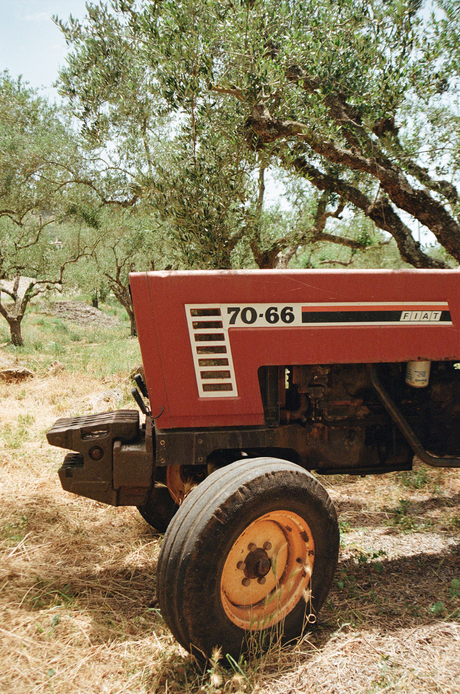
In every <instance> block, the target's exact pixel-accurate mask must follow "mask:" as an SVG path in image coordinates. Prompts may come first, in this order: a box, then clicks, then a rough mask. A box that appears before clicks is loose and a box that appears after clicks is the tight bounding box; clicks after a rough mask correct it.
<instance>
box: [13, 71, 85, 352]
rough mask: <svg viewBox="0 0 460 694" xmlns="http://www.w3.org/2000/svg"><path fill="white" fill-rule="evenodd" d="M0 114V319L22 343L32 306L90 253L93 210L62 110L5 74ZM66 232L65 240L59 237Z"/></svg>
mask: <svg viewBox="0 0 460 694" xmlns="http://www.w3.org/2000/svg"><path fill="white" fill-rule="evenodd" d="M0 116H1V117H0V291H1V292H2V293H3V294H4V297H3V298H5V296H6V299H7V301H6V302H5V301H3V302H2V301H1V298H2V297H1V293H0V315H2V316H3V317H4V318H5V320H6V321H7V322H8V325H9V328H10V333H11V339H12V342H13V344H15V345H22V342H23V338H22V334H21V322H22V320H23V318H24V314H25V312H26V310H27V308H28V305H29V303H30V301H31V300H32V299H33V298H34V296H37V295H38V294H40V293H43V292H44V291H46V290H47V289H49V288H50V287H52V286H56V285H58V286H60V285H61V284H62V281H63V276H64V272H65V269H66V267H68V266H69V265H71V264H73V263H75V262H76V261H77V260H78V258H80V257H82V256H83V255H86V254H88V253H90V252H91V248H90V246H89V239H88V236H87V229H88V227H89V226H91V225H94V224H95V216H94V214H95V213H94V205H93V202H92V200H91V199H90V198H88V190H89V191H90V197H91V196H92V187H91V186H89V187H88V184H87V181H89V180H90V179H88V176H87V174H88V172H87V169H86V164H85V158H84V157H83V156H82V152H81V149H80V148H79V147H78V142H77V138H76V137H75V134H74V133H73V132H72V129H71V127H70V123H69V121H68V119H66V116H65V113H64V112H63V111H62V110H59V109H58V108H57V107H55V106H50V105H49V104H48V103H47V102H46V101H45V100H44V99H41V98H40V97H38V96H37V94H36V92H35V91H34V90H32V89H29V88H28V87H27V86H26V85H24V84H23V83H22V82H21V80H13V79H11V78H10V76H9V75H8V74H7V73H3V74H2V76H1V77H0ZM64 227H65V235H66V238H65V243H63V242H62V240H58V238H57V237H58V236H62V233H63V228H64ZM21 277H22V280H23V281H22V282H21V281H20V279H21ZM25 278H27V279H25Z"/></svg>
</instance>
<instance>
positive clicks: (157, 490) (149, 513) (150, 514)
mask: <svg viewBox="0 0 460 694" xmlns="http://www.w3.org/2000/svg"><path fill="white" fill-rule="evenodd" d="M177 509H178V506H177V504H176V503H175V502H174V500H173V498H172V497H171V494H170V493H169V489H168V488H167V487H154V488H153V489H152V491H151V492H150V494H149V497H148V499H147V501H146V502H145V503H144V504H143V505H142V506H138V507H137V510H138V511H139V513H140V514H141V516H142V518H143V519H144V520H145V521H147V523H148V524H149V525H151V526H152V528H154V529H155V530H157V531H158V532H159V533H165V532H166V530H167V528H168V525H169V524H170V522H171V520H172V518H173V516H174V514H175V513H176V511H177Z"/></svg>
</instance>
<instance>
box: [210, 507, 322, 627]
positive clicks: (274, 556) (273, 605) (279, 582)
mask: <svg viewBox="0 0 460 694" xmlns="http://www.w3.org/2000/svg"><path fill="white" fill-rule="evenodd" d="M314 556H315V543H314V540H313V536H312V533H311V531H310V528H309V526H308V524H307V523H306V521H305V520H304V519H303V518H301V517H300V516H299V515H297V514H296V513H294V512H291V511H272V512H270V513H267V514H265V515H264V516H261V517H260V518H258V519H257V520H255V521H253V522H252V523H250V525H249V526H248V527H247V528H246V530H244V531H243V532H242V533H241V535H240V536H239V537H238V538H237V539H236V541H235V542H234V544H233V545H232V547H231V549H230V551H229V553H228V555H227V559H226V561H225V564H224V568H223V571H222V577H221V598H222V605H223V607H224V610H225V612H226V614H227V616H228V617H229V619H230V620H231V621H232V622H233V623H234V624H236V625H237V626H239V627H241V628H243V629H250V630H256V629H265V628H267V627H270V626H273V625H274V624H277V623H278V622H280V621H281V620H282V619H284V618H285V617H286V616H287V615H288V614H289V613H290V612H291V611H292V610H293V609H294V607H295V606H296V605H297V603H298V602H299V600H300V599H301V598H302V596H304V599H305V600H306V601H308V595H309V593H308V590H307V588H308V584H309V582H310V578H311V575H312V572H313V563H314Z"/></svg>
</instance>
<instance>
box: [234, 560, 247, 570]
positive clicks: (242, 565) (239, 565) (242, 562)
mask: <svg viewBox="0 0 460 694" xmlns="http://www.w3.org/2000/svg"><path fill="white" fill-rule="evenodd" d="M236 568H237V569H239V570H240V571H244V570H245V568H246V564H245V563H244V561H239V562H238V564H237V565H236Z"/></svg>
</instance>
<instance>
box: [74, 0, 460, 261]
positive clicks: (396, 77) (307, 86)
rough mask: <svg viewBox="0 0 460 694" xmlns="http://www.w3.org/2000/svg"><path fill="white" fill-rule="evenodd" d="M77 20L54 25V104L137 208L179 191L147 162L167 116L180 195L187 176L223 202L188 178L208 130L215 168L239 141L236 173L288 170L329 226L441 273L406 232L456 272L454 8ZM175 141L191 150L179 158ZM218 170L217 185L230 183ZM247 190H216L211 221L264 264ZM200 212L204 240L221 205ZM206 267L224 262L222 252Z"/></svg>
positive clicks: (247, 8)
mask: <svg viewBox="0 0 460 694" xmlns="http://www.w3.org/2000/svg"><path fill="white" fill-rule="evenodd" d="M431 6H433V7H434V10H435V11H434V12H433V13H431V14H430V7H431ZM87 11H88V16H87V18H86V20H85V21H84V22H78V21H77V20H74V19H71V20H69V21H68V22H67V23H61V27H62V29H63V31H64V33H65V36H66V39H67V41H68V43H69V46H70V47H71V51H72V52H71V54H70V56H69V60H68V67H67V68H66V69H65V70H63V72H62V74H61V85H62V92H63V93H64V94H66V95H67V96H68V97H69V98H70V99H71V102H72V106H73V108H74V111H75V113H77V115H78V116H79V117H80V119H81V120H82V123H83V126H84V129H85V132H86V133H87V135H88V137H90V138H93V140H97V141H99V142H102V141H103V140H104V138H105V141H106V142H107V141H108V140H110V138H112V139H115V140H116V141H117V142H121V141H122V142H123V146H124V147H125V150H124V155H123V161H124V162H125V163H126V168H125V170H126V171H128V173H129V176H133V172H134V170H136V176H135V177H134V178H135V181H136V184H135V186H134V194H135V195H139V196H140V197H142V196H146V197H149V196H150V197H151V199H152V200H153V201H154V204H155V205H158V202H159V197H158V196H159V195H160V197H161V187H162V185H163V186H165V187H166V188H167V189H168V194H169V193H170V191H171V189H172V186H174V185H176V186H177V183H178V181H180V180H181V179H180V178H177V177H175V176H174V172H173V173H171V170H169V171H167V175H164V173H165V170H166V167H169V164H164V165H162V167H157V166H156V161H155V156H153V154H152V153H153V150H154V149H155V148H156V151H158V152H160V150H161V147H159V146H158V145H160V144H161V143H160V142H159V135H158V133H159V130H158V127H159V126H164V123H165V120H164V119H165V118H168V119H169V121H168V122H169V128H171V127H172V128H173V130H175V132H176V134H178V135H179V139H178V141H177V145H178V149H177V151H178V152H179V151H181V156H180V157H179V159H181V160H182V172H183V174H184V177H183V181H184V186H185V181H186V180H187V179H190V178H192V185H190V182H189V183H188V187H187V190H193V176H194V177H195V180H196V181H197V180H199V179H200V177H201V180H200V183H199V185H198V189H199V188H200V187H201V188H202V189H203V190H204V191H205V193H206V196H209V199H210V200H211V201H212V198H213V196H214V193H216V195H217V197H220V196H221V195H222V194H223V191H222V189H221V190H219V185H218V184H219V183H220V184H222V183H223V181H222V180H220V181H219V178H218V177H216V175H215V174H216V171H215V170H214V171H213V176H210V174H209V171H207V172H206V173H203V170H202V168H200V166H201V161H202V162H205V163H206V165H208V164H209V161H210V157H209V154H210V152H209V151H208V152H207V154H206V156H204V155H205V149H206V146H207V145H208V138H209V134H210V133H213V134H214V141H213V144H212V147H213V150H214V152H216V153H218V154H219V156H218V157H216V158H215V161H219V157H220V156H224V159H225V152H226V151H228V148H229V147H230V146H232V147H233V148H234V150H233V151H234V155H235V152H236V151H237V152H238V156H239V157H242V149H241V145H242V144H244V146H245V147H246V152H245V155H244V157H243V159H241V161H243V160H244V161H245V164H246V167H248V169H250V168H251V167H252V171H253V172H254V171H256V170H257V169H258V167H260V166H261V165H262V166H267V165H270V164H271V165H272V166H273V165H276V166H281V167H284V168H285V169H286V170H288V171H291V172H295V173H296V174H297V175H298V176H299V177H303V178H305V179H306V180H308V181H309V182H310V184H311V185H312V186H314V187H315V188H316V189H317V190H318V191H319V192H320V193H321V194H322V193H324V195H320V196H319V198H316V200H317V201H321V205H319V206H318V207H317V210H316V212H317V213H318V214H317V216H318V215H319V216H321V214H322V212H321V209H322V208H321V206H324V203H325V209H324V214H327V215H328V217H327V219H330V218H333V217H334V215H336V216H337V215H341V214H342V213H343V212H344V211H346V210H348V211H349V212H352V213H354V212H359V214H361V215H364V216H365V217H366V218H368V219H369V220H371V221H372V222H373V223H374V224H375V225H376V226H377V227H378V228H379V229H381V230H383V231H384V232H386V233H388V234H391V236H392V237H393V238H394V239H395V242H396V244H397V246H398V249H399V253H400V255H401V258H402V259H403V260H404V261H405V262H408V263H410V264H412V265H414V266H415V267H445V266H446V261H444V260H442V259H439V258H436V257H433V256H432V255H430V254H427V253H426V252H425V251H424V249H423V248H421V247H420V245H419V243H418V242H417V241H416V240H415V239H414V238H413V234H412V228H413V221H412V222H411V220H417V221H418V222H420V224H422V225H424V227H426V228H427V229H429V230H430V231H431V232H432V233H433V234H434V236H435V238H436V239H437V242H438V243H439V244H440V245H441V246H442V247H444V248H445V249H446V251H447V252H448V253H449V254H450V255H451V256H452V257H453V258H454V259H455V260H457V261H458V260H460V234H459V231H460V228H459V221H458V190H457V185H458V166H459V142H458V132H459V129H458V119H459V113H458V108H457V98H458V85H459V79H458V77H459V74H458V73H459V67H460V62H459V60H460V52H459V39H458V36H459V33H458V24H459V21H460V19H459V17H460V12H459V5H458V2H456V1H454V0H451V1H449V0H438V1H437V2H434V3H431V2H428V1H424V0H324V1H323V2H321V3H318V2H316V0H304V1H303V2H298V1H297V0H276V1H275V0H240V1H239V2H234V0H219V1H217V0H177V1H175V2H172V1H169V0H166V1H164V2H154V1H148V0H139V2H136V1H135V0H112V2H111V3H110V4H109V5H106V4H104V3H99V4H98V5H93V4H88V6H87ZM221 114H222V120H221ZM219 125H220V126H221V127H219ZM187 129H188V133H189V147H188V150H187V148H183V149H182V150H181V146H180V145H181V140H180V137H183V135H184V133H185V132H186V131H187ZM115 135H116V137H115ZM210 141H211V139H209V142H210ZM190 142H191V143H192V146H191V147H190ZM128 143H129V147H128ZM171 143H172V144H173V145H174V144H175V141H174V138H172V140H171ZM200 148H201V151H202V152H203V159H202V160H201V161H200V162H199V159H200V157H199V156H197V155H198V150H200ZM226 148H227V149H226ZM128 151H129V155H128ZM201 151H200V154H201ZM222 152H223V153H224V155H222ZM194 156H195V157H196V165H195V161H194V159H193V157H194ZM235 156H236V155H235ZM130 157H131V158H130ZM256 160H257V161H256ZM120 161H121V160H120ZM235 161H236V159H235ZM176 164H177V162H175V164H174V166H175V165H176ZM174 166H173V167H172V169H174ZM178 170H179V169H178ZM222 171H223V172H224V176H223V177H222V179H227V178H229V180H232V181H234V180H235V179H232V177H231V175H230V176H229V174H228V173H227V171H226V169H225V166H223V167H222ZM192 172H193V176H191V173H192ZM256 178H257V174H254V173H253V174H252V178H251V177H250V176H248V177H247V178H246V179H245V180H242V181H241V184H242V185H241V188H240V187H238V190H234V191H233V192H232V191H231V189H230V190H229V191H226V195H224V199H225V197H227V199H229V197H230V196H231V195H233V196H234V206H233V207H231V206H230V207H228V206H226V204H225V203H224V205H223V207H222V210H224V211H225V214H226V215H228V216H227V223H228V224H227V228H226V229H225V238H226V239H228V242H229V243H230V244H231V242H232V241H233V240H235V239H238V237H239V235H242V236H246V235H248V234H249V235H251V234H252V236H253V238H254V239H255V241H253V243H252V245H251V248H252V250H253V252H254V255H255V257H256V256H257V253H259V260H258V261H257V262H259V263H261V262H262V263H263V262H268V261H267V260H264V259H263V258H264V257H265V259H267V258H269V257H270V258H271V253H270V250H273V253H274V250H275V249H274V248H272V249H271V248H270V244H269V245H268V246H267V247H262V248H260V247H259V248H257V238H258V239H259V245H260V242H261V241H262V242H264V239H262V238H261V237H260V235H259V237H258V234H259V231H260V228H261V227H260V224H259V220H260V213H261V210H260V206H259V208H258V199H259V198H258V195H257V191H256V192H255V193H251V195H252V199H251V201H249V196H248V191H249V188H250V186H249V182H252V184H253V185H254V181H255V180H256ZM203 182H204V183H203ZM171 184H172V186H171ZM136 186H137V188H136ZM166 188H163V190H165V189H166ZM174 190H178V188H175V189H174ZM243 190H245V191H246V192H245V193H244V194H243V198H245V200H244V202H243V203H240V200H241V194H240V191H243ZM159 191H160V194H159ZM181 193H182V191H181ZM259 194H260V187H259ZM193 195H195V191H194V192H193V193H192V194H191V196H190V199H193ZM259 197H260V195H259ZM177 198H178V200H176V201H175V202H174V201H173V203H172V204H171V216H170V219H171V220H172V221H173V224H174V225H175V226H176V232H177V233H178V235H179V236H181V234H183V233H184V226H183V224H182V223H180V220H181V219H188V218H189V216H190V209H185V207H184V206H183V205H182V206H181V204H180V203H179V202H178V201H179V200H182V201H184V202H186V203H188V202H189V201H188V200H187V199H186V198H184V196H182V197H181V198H179V195H178V196H177ZM202 200H204V198H200V204H201V201H202ZM165 202H166V200H165ZM200 204H197V205H196V206H195V207H194V210H195V211H196V215H195V218H196V219H198V218H201V217H203V218H204V219H205V218H206V214H205V212H206V211H209V210H211V209H212V210H214V212H215V214H214V212H213V222H212V225H211V226H212V228H213V229H214V222H216V220H218V219H221V213H220V211H219V210H220V209H221V208H219V206H217V205H216V204H215V202H212V204H211V205H210V207H209V209H208V208H207V210H206V211H203V209H200ZM349 212H348V213H349ZM203 215H204V216H203ZM191 216H192V217H193V214H192V215H191ZM345 218H346V217H345ZM318 219H319V218H318ZM323 221H324V220H323ZM323 221H321V222H320V224H322V223H323ZM210 228H211V227H210ZM212 233H214V231H213V232H212ZM189 234H190V232H189V231H187V232H186V233H184V238H185V239H188V240H189V239H190V238H191V237H190V235H189ZM192 236H193V235H192ZM205 237H206V234H203V238H205ZM330 240H331V241H333V242H335V241H336V239H330ZM188 243H189V241H188ZM284 243H285V242H284V240H283V241H282V242H281V243H280V247H281V246H283V245H284ZM262 245H263V244H262ZM189 247H191V246H190V243H189ZM282 250H283V249H282V248H281V251H282ZM198 255H199V253H198ZM256 259H257V258H256ZM213 262H215V263H216V264H218V263H220V264H221V265H222V266H226V265H225V263H226V262H227V261H226V260H225V261H224V260H223V256H222V255H219V254H218V255H217V256H216V259H215V260H214V261H213ZM270 262H271V261H270Z"/></svg>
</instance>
